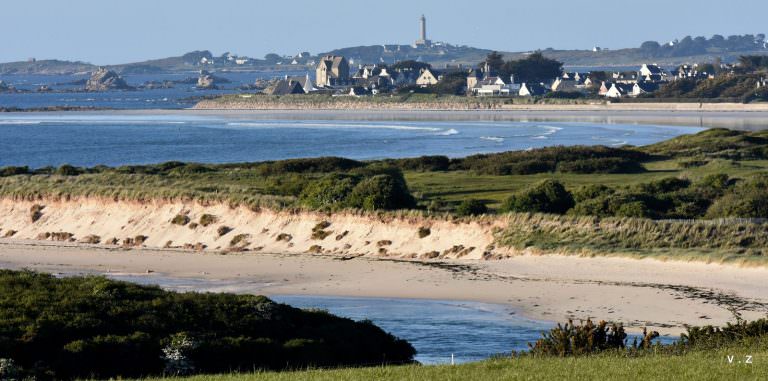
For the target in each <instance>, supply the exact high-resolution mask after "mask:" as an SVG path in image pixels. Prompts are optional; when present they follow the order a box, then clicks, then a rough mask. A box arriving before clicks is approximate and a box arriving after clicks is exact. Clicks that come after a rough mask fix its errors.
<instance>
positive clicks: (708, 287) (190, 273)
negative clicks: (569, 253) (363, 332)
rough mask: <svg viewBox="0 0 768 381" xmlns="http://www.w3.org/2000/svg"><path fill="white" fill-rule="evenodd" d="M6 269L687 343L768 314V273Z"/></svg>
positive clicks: (136, 264)
mask: <svg viewBox="0 0 768 381" xmlns="http://www.w3.org/2000/svg"><path fill="white" fill-rule="evenodd" d="M0 267H2V268H10V269H21V268H27V269H33V270H38V271H45V272H52V273H63V274H80V273H97V274H110V273H111V274H136V275H141V276H146V277H148V278H149V279H153V278H155V279H157V280H158V282H159V283H161V282H162V281H163V280H166V279H173V278H179V279H197V280H200V281H201V284H206V285H207V286H206V287H205V289H207V290H215V291H229V292H243V293H254V294H264V295H281V294H282V295H329V296H357V297H387V298H416V299H436V300H463V301H479V302H488V303H498V304H505V305H509V306H512V307H514V308H515V309H517V310H518V311H520V313H521V314H523V315H524V316H525V317H529V318H533V319H540V320H548V321H563V320H565V319H568V318H575V319H582V318H587V317H591V318H596V319H606V320H613V321H620V322H623V323H624V324H625V325H627V326H629V327H631V330H632V331H635V332H637V331H640V330H642V327H643V326H648V327H649V329H654V330H658V331H659V332H661V333H663V334H675V335H676V334H680V333H681V332H683V331H684V325H686V324H689V325H704V324H715V325H720V324H724V323H726V322H728V321H733V320H734V314H733V312H732V311H731V310H736V311H739V313H741V314H742V316H743V317H744V318H745V319H754V318H759V317H763V316H765V315H766V313H768V284H766V282H765V279H766V276H768V269H765V268H740V267H735V266H730V265H716V264H704V263H683V262H659V261H655V260H648V259H644V260H636V259H624V258H583V257H565V256H518V257H513V258H508V259H504V260H497V261H473V260H451V261H445V262H436V261H402V260H388V259H373V258H365V257H358V258H352V259H350V258H340V257H333V256H321V255H309V254H299V255H286V254H267V253H259V254H251V253H248V254H243V253H230V254H226V255H222V254H214V253H192V252H185V251H178V250H150V249H131V250H126V249H108V248H103V247H92V246H86V245H79V244H67V243H53V242H40V241H24V240H8V239H4V240H1V241H0Z"/></svg>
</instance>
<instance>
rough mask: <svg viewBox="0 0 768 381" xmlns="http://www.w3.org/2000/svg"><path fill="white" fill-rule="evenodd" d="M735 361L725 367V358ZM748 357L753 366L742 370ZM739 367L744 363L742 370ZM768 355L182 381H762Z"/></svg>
mask: <svg viewBox="0 0 768 381" xmlns="http://www.w3.org/2000/svg"><path fill="white" fill-rule="evenodd" d="M729 355H732V356H735V357H734V360H733V361H734V363H733V364H729V363H728V358H727V356H729ZM747 355H751V356H753V357H752V362H753V363H752V364H751V365H749V364H744V363H743V362H744V361H745V359H746V357H745V356H747ZM738 361H742V363H741V364H739V363H738ZM766 379H768V350H766V349H764V348H763V349H760V350H755V351H750V350H745V349H733V350H715V351H706V352H703V351H701V352H694V353H689V354H687V355H683V356H670V355H647V356H643V357H640V358H627V357H624V356H617V355H596V356H591V357H581V358H530V357H524V358H520V359H495V360H487V361H482V362H476V363H470V364H463V365H458V366H450V365H442V366H417V365H414V366H388V367H373V368H359V369H354V368H353V369H338V370H310V371H300V372H265V373H251V374H231V375H213V376H197V377H191V378H186V379H185V380H193V381H206V380H232V381H251V380H253V381H257V380H258V381H261V380H264V381H278V380H286V381H287V380H307V381H320V380H323V381H325V380H327V381H345V380H350V381H352V380H440V381H449V380H456V381H462V380H572V381H576V380H643V381H652V380H662V381H670V380H697V381H698V380H766Z"/></svg>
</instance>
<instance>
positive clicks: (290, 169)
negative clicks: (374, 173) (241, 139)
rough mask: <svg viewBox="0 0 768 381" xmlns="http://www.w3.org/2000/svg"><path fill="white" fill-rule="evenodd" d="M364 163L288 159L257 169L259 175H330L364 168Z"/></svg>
mask: <svg viewBox="0 0 768 381" xmlns="http://www.w3.org/2000/svg"><path fill="white" fill-rule="evenodd" d="M364 166H365V163H362V162H359V161H357V160H351V159H345V158H341V157H318V158H309V159H289V160H280V161H275V162H268V163H262V164H260V165H259V166H258V167H257V171H258V173H259V174H261V175H263V176H266V175H283V174H285V173H330V172H346V171H349V170H350V169H353V168H359V167H364Z"/></svg>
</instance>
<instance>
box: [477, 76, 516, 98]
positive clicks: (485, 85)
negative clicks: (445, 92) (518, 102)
mask: <svg viewBox="0 0 768 381" xmlns="http://www.w3.org/2000/svg"><path fill="white" fill-rule="evenodd" d="M470 90H471V91H472V94H473V95H477V96H499V95H501V96H509V95H513V94H515V93H517V92H518V91H519V90H520V85H519V84H517V83H515V77H514V76H510V78H509V83H506V82H504V80H503V79H502V78H501V77H486V78H484V79H482V80H480V81H478V82H477V84H475V86H473V87H472V88H471V89H470Z"/></svg>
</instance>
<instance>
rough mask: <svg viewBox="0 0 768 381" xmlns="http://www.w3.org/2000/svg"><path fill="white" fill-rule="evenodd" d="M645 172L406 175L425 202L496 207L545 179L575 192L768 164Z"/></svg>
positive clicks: (674, 164)
mask: <svg viewBox="0 0 768 381" xmlns="http://www.w3.org/2000/svg"><path fill="white" fill-rule="evenodd" d="M645 166H646V168H648V170H649V171H648V172H645V173H640V174H587V175H580V174H569V173H558V172H555V173H542V174H536V175H511V176H487V175H478V174H475V173H472V172H468V171H455V172H406V174H405V177H406V180H407V181H408V186H409V188H410V189H411V191H413V192H415V193H417V194H422V195H423V197H424V199H425V200H427V201H428V200H432V199H437V198H439V199H443V200H445V201H448V202H459V201H461V200H464V199H466V198H477V199H482V200H486V201H490V204H489V207H491V208H494V207H498V206H499V205H500V204H501V202H502V201H503V200H504V199H506V198H507V197H509V195H510V194H511V193H514V192H516V191H519V190H521V189H524V188H525V187H527V186H529V185H531V184H534V183H536V182H539V181H541V180H544V179H557V180H560V181H561V182H563V184H565V185H566V186H567V187H569V188H572V189H577V188H579V187H580V186H583V185H590V184H604V185H607V186H610V187H618V186H624V185H633V184H640V183H647V182H650V181H653V180H658V179H661V178H665V177H678V176H681V175H685V176H686V177H688V178H690V179H694V180H695V179H699V178H701V177H704V176H707V175H710V174H714V173H727V174H728V175H729V176H731V177H742V178H748V177H749V175H750V174H753V173H756V172H761V171H765V170H768V161H764V160H759V161H757V160H756V161H743V162H732V161H727V160H716V161H713V162H712V163H710V164H708V165H705V166H703V167H699V168H689V169H681V168H680V167H679V166H678V161H677V160H665V161H657V162H651V163H646V164H645Z"/></svg>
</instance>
